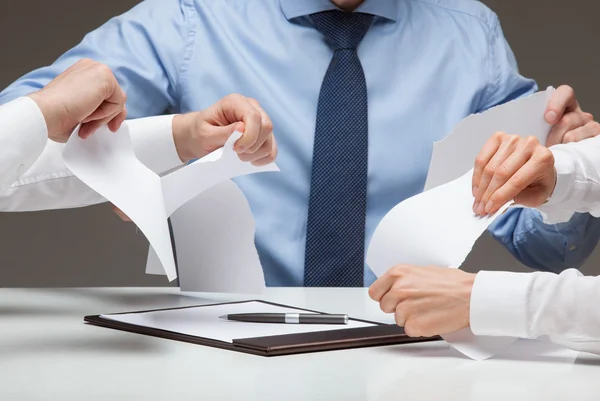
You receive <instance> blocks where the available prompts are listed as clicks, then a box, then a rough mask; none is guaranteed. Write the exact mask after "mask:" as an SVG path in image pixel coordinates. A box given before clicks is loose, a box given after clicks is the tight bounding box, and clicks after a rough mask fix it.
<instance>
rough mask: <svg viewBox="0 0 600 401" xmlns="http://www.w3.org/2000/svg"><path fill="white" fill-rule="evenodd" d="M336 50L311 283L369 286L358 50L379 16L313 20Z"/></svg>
mask: <svg viewBox="0 0 600 401" xmlns="http://www.w3.org/2000/svg"><path fill="white" fill-rule="evenodd" d="M311 18H312V20H313V22H314V24H315V27H316V28H317V29H318V30H319V32H321V34H323V36H324V37H325V39H326V41H327V43H328V44H329V45H330V46H331V48H332V49H333V50H334V53H333V58H332V59H331V62H330V63H329V68H328V69H327V72H326V73H325V78H324V79H323V83H322V85H321V92H320V94H319V104H318V107H317V123H316V128H315V142H314V148H313V162H312V174H311V183H310V199H309V205H308V223H307V227H306V251H305V262H304V285H305V286H307V287H362V286H363V285H364V278H363V277H364V241H365V215H366V206H367V163H368V117H367V110H368V109H367V84H366V81H365V75H364V72H363V69H362V66H361V63H360V60H359V58H358V54H357V52H356V48H357V46H358V44H359V43H360V41H361V40H362V38H363V37H364V35H365V34H366V33H367V30H368V29H369V27H370V26H371V22H372V16H371V15H368V14H362V13H346V12H342V11H325V12H322V13H317V14H312V15H311Z"/></svg>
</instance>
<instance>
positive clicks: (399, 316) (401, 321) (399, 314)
mask: <svg viewBox="0 0 600 401" xmlns="http://www.w3.org/2000/svg"><path fill="white" fill-rule="evenodd" d="M406 318H407V316H406V314H405V313H404V310H403V308H401V307H400V305H398V307H397V308H396V311H395V312H394V320H395V321H396V324H397V325H398V326H400V327H404V326H405V325H406Z"/></svg>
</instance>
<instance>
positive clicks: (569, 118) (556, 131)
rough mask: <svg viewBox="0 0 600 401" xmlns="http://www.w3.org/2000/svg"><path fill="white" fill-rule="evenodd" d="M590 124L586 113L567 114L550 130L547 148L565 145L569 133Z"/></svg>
mask: <svg viewBox="0 0 600 401" xmlns="http://www.w3.org/2000/svg"><path fill="white" fill-rule="evenodd" d="M588 122H590V120H589V119H588V116H587V115H586V114H585V113H578V112H573V113H567V114H565V115H564V116H563V117H562V118H561V119H560V121H559V122H558V123H556V124H555V125H554V126H553V127H552V129H551V130H550V133H549V134H548V139H547V140H546V146H547V147H551V146H554V145H558V144H559V143H563V141H564V137H565V135H566V134H567V133H568V132H569V131H573V130H575V129H577V128H579V127H582V126H584V125H585V124H587V123H588Z"/></svg>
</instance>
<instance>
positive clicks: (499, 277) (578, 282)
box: [470, 269, 600, 354]
mask: <svg viewBox="0 0 600 401" xmlns="http://www.w3.org/2000/svg"><path fill="white" fill-rule="evenodd" d="M598 299H600V277H585V276H583V275H582V274H581V273H580V272H579V271H577V270H575V269H569V270H566V271H564V272H562V273H561V274H560V275H557V274H553V273H546V272H536V273H509V272H489V271H481V272H479V273H478V274H477V276H476V278H475V283H474V285H473V291H472V293H471V317H470V324H471V330H472V331H473V333H474V334H476V335H489V336H511V337H520V338H530V339H535V338H541V337H547V338H549V339H551V340H552V341H554V342H556V343H559V344H561V345H564V346H567V347H569V348H572V349H576V350H578V351H587V352H593V353H597V354H600V323H599V322H600V309H598V308H597V307H596V306H595V305H596V302H597V301H598Z"/></svg>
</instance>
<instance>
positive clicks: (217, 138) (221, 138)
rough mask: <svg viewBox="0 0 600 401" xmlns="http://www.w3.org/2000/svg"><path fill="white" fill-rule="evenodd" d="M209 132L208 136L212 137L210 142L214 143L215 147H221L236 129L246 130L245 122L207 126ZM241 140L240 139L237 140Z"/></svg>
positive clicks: (239, 130)
mask: <svg viewBox="0 0 600 401" xmlns="http://www.w3.org/2000/svg"><path fill="white" fill-rule="evenodd" d="M206 129H207V131H209V133H208V137H209V138H211V139H210V142H211V143H212V144H213V145H214V147H215V148H219V147H221V146H223V145H224V144H225V142H227V140H228V139H229V137H230V136H231V134H233V133H234V132H235V131H238V132H244V123H233V124H229V125H226V126H224V127H219V126H214V125H213V126H209V127H207V128H206ZM237 142H239V140H238V141H237Z"/></svg>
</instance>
